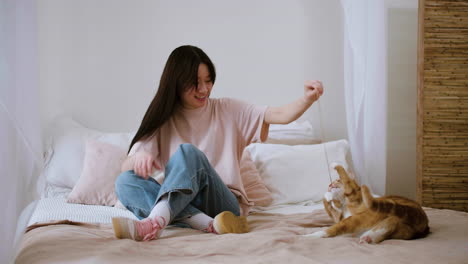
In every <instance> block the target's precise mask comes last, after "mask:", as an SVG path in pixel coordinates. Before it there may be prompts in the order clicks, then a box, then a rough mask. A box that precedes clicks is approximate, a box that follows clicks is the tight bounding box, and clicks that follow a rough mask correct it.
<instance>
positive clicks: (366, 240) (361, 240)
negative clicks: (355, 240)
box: [359, 235, 373, 244]
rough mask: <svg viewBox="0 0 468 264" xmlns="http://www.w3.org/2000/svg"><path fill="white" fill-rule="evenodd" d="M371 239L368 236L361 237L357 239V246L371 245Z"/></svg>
mask: <svg viewBox="0 0 468 264" xmlns="http://www.w3.org/2000/svg"><path fill="white" fill-rule="evenodd" d="M372 243H373V241H372V237H371V236H369V235H365V236H361V237H360V238H359V244H372Z"/></svg>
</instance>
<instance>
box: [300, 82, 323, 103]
mask: <svg viewBox="0 0 468 264" xmlns="http://www.w3.org/2000/svg"><path fill="white" fill-rule="evenodd" d="M322 94H323V85H322V82H321V81H316V80H314V81H305V82H304V98H305V100H306V101H307V102H309V103H313V102H315V101H317V100H318V99H319V98H320V96H322Z"/></svg>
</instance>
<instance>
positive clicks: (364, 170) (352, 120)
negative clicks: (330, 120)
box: [341, 0, 387, 195]
mask: <svg viewBox="0 0 468 264" xmlns="http://www.w3.org/2000/svg"><path fill="white" fill-rule="evenodd" d="M384 2H385V1H384V0H341V4H342V7H343V12H344V21H345V26H344V27H345V28H344V32H345V43H344V65H345V68H344V71H345V81H344V82H345V102H346V119H347V125H348V137H349V143H350V147H351V154H352V158H353V165H354V168H355V170H356V173H357V177H358V179H359V181H360V182H361V183H362V184H367V185H369V186H370V188H371V190H372V191H373V192H374V193H376V194H379V195H383V194H384V193H385V177H386V151H387V149H386V141H387V139H386V138H387V135H386V134H387V132H386V131H387V66H386V65H387V58H386V56H387V53H386V50H387V39H386V36H387V33H386V8H385V3H384Z"/></svg>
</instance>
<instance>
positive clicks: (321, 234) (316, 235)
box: [304, 230, 328, 238]
mask: <svg viewBox="0 0 468 264" xmlns="http://www.w3.org/2000/svg"><path fill="white" fill-rule="evenodd" d="M304 236H305V237H311V238H323V237H328V235H327V232H325V231H323V230H321V231H317V232H314V233H312V234H308V235H304Z"/></svg>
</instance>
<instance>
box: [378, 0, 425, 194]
mask: <svg viewBox="0 0 468 264" xmlns="http://www.w3.org/2000/svg"><path fill="white" fill-rule="evenodd" d="M413 2H415V1H413ZM417 29H418V10H417V8H416V7H415V6H396V7H393V8H389V9H388V47H389V48H388V67H387V69H388V115H387V121H388V124H387V177H386V193H387V194H394V195H402V196H406V197H409V198H412V199H415V198H416V102H417V86H416V81H417V80H416V77H417V75H416V74H417V36H418V34H417Z"/></svg>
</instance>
